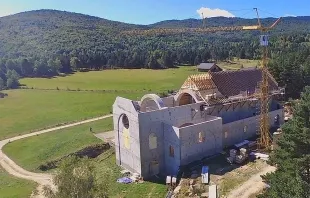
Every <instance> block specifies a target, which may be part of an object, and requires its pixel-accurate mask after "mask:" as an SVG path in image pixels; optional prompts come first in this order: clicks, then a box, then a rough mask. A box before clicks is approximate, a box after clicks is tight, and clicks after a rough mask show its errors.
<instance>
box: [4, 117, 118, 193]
mask: <svg viewBox="0 0 310 198" xmlns="http://www.w3.org/2000/svg"><path fill="white" fill-rule="evenodd" d="M111 116H112V115H106V116H101V117H97V118H92V119H88V120H83V121H80V122H76V123H72V124H68V125H63V126H59V127H54V128H50V129H45V130H42V131H37V132H33V133H29V134H25V135H20V136H16V137H13V138H9V139H5V140H1V141H0V165H1V166H2V167H3V168H4V170H6V171H7V172H8V173H9V174H11V175H14V176H15V177H19V178H22V179H27V180H31V181H34V182H36V183H38V184H39V186H38V188H37V189H38V191H39V194H38V195H37V196H35V197H38V198H41V197H43V196H42V186H44V185H49V186H51V187H52V188H54V186H53V182H52V175H50V174H45V173H33V172H29V171H26V170H24V169H23V168H22V167H20V166H18V165H17V164H16V163H15V162H14V161H13V160H11V159H10V158H9V157H8V156H7V155H6V154H4V153H3V152H2V148H3V146H4V145H6V144H7V143H9V142H13V141H16V140H20V139H24V138H27V137H31V136H36V135H40V134H44V133H49V132H53V131H56V130H60V129H65V128H69V127H73V126H77V125H81V124H86V123H89V122H94V121H97V120H102V119H105V118H108V117H111Z"/></svg>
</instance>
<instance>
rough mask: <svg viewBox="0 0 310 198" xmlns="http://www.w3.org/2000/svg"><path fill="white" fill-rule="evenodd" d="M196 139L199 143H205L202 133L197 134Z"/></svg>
mask: <svg viewBox="0 0 310 198" xmlns="http://www.w3.org/2000/svg"><path fill="white" fill-rule="evenodd" d="M198 136H199V137H198V138H199V140H198V141H199V142H204V141H205V134H204V132H199V134H198Z"/></svg>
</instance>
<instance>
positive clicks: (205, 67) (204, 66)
mask: <svg viewBox="0 0 310 198" xmlns="http://www.w3.org/2000/svg"><path fill="white" fill-rule="evenodd" d="M197 69H198V71H201V72H208V71H211V72H219V71H222V68H220V67H219V66H218V65H217V64H215V63H200V65H198V66H197Z"/></svg>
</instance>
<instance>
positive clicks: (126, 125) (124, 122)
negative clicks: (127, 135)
mask: <svg viewBox="0 0 310 198" xmlns="http://www.w3.org/2000/svg"><path fill="white" fill-rule="evenodd" d="M122 122H123V125H124V127H125V128H126V129H128V128H129V120H128V117H127V115H125V114H124V115H123V117H122Z"/></svg>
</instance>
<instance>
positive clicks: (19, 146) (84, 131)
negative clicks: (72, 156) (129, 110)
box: [4, 119, 166, 198]
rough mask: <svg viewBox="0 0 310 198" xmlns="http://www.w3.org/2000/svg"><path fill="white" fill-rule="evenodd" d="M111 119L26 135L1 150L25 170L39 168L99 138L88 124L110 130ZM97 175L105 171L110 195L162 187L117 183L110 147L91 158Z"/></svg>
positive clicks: (149, 193) (154, 193) (158, 192)
mask: <svg viewBox="0 0 310 198" xmlns="http://www.w3.org/2000/svg"><path fill="white" fill-rule="evenodd" d="M111 121H112V120H111V119H107V120H100V121H95V122H92V123H88V124H84V125H80V126H75V127H72V128H69V129H63V130H59V131H56V132H51V133H48V134H42V135H39V136H34V137H30V138H27V139H23V140H18V141H15V142H12V143H10V144H7V145H6V146H5V147H4V152H5V153H6V154H8V156H10V157H11V158H12V159H13V160H14V161H15V162H16V163H17V164H19V165H21V166H22V167H24V168H25V169H27V170H30V171H35V172H40V171H39V170H38V169H37V168H38V166H39V165H40V164H42V163H44V162H46V161H50V160H53V159H57V158H60V157H62V156H65V155H67V154H69V153H72V152H74V151H76V150H78V149H80V148H83V147H85V146H87V145H90V144H95V143H99V142H102V141H101V140H99V139H97V138H96V137H95V136H93V134H91V133H90V132H89V127H90V126H91V127H92V128H93V130H94V132H97V131H98V132H99V131H100V132H102V131H108V130H110V126H111V125H110V123H111ZM92 161H94V162H95V166H96V171H98V175H100V173H101V172H102V171H109V173H110V177H109V178H102V179H104V180H107V179H108V180H107V182H109V183H110V187H109V190H110V195H111V197H115V198H118V197H127V198H130V197H132V198H136V197H164V195H165V193H166V187H165V185H163V184H157V183H151V182H144V183H143V184H128V185H126V184H119V183H117V182H116V180H117V179H118V178H119V177H120V176H121V173H120V167H118V166H117V165H116V164H115V154H114V148H112V149H110V150H108V151H106V152H105V153H103V154H102V155H100V156H99V157H98V158H96V159H93V160H92Z"/></svg>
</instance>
